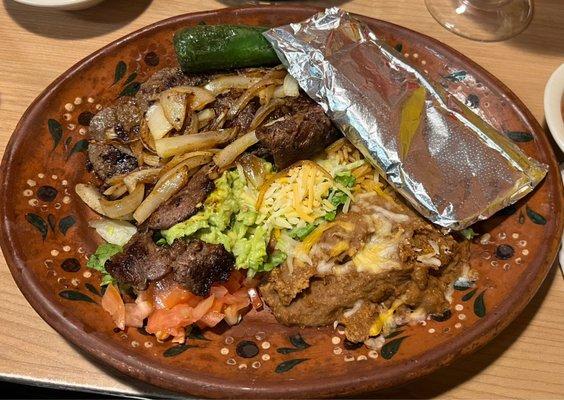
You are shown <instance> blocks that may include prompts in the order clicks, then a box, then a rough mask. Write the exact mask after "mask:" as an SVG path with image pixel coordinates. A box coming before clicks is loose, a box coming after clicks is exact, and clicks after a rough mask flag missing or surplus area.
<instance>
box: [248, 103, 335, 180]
mask: <svg viewBox="0 0 564 400" xmlns="http://www.w3.org/2000/svg"><path fill="white" fill-rule="evenodd" d="M275 118H276V119H278V118H283V120H280V121H278V122H274V123H273V124H271V125H268V126H261V127H259V128H258V129H257V130H256V135H257V138H258V139H259V141H260V145H261V147H263V148H265V149H266V150H267V151H268V152H269V153H270V154H271V155H272V157H273V158H274V163H275V164H276V166H277V167H278V168H279V169H282V168H286V167H288V166H290V165H292V164H293V163H294V162H296V161H298V160H303V159H307V158H310V157H312V156H313V155H315V154H317V153H318V152H320V151H322V150H323V149H325V148H326V147H327V146H329V145H330V144H331V143H333V142H334V141H335V140H337V139H338V138H339V137H340V133H339V131H338V130H337V129H336V128H335V127H334V126H333V124H332V123H331V120H330V119H329V117H327V115H325V113H324V112H323V109H322V108H321V107H319V106H318V105H317V104H316V103H315V102H314V101H313V100H311V99H310V98H308V97H305V96H303V95H300V96H299V97H297V98H295V99H293V100H291V101H289V102H288V104H287V105H286V106H285V107H282V108H281V109H280V110H278V111H277V112H276V114H275V115H274V116H273V117H271V119H275Z"/></svg>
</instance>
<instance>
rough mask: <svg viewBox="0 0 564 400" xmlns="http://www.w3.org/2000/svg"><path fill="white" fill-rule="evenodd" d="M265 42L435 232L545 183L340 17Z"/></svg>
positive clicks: (319, 18)
mask: <svg viewBox="0 0 564 400" xmlns="http://www.w3.org/2000/svg"><path fill="white" fill-rule="evenodd" d="M264 35H265V37H266V38H267V39H268V41H269V42H270V43H271V44H272V46H273V47H274V49H275V50H276V52H277V54H278V56H279V57H280V59H281V60H282V62H283V64H284V65H285V66H286V68H287V69H288V71H289V73H290V74H291V75H292V76H293V77H294V78H296V80H297V81H298V83H299V85H300V86H301V88H302V89H303V90H304V91H305V92H306V93H307V94H308V95H309V96H310V97H311V98H313V99H314V100H315V101H317V103H319V104H320V105H321V107H323V109H324V110H325V112H326V113H327V114H328V115H329V116H330V117H331V119H332V120H333V122H334V123H335V124H336V125H337V126H338V127H339V128H340V129H341V131H342V132H343V133H344V135H345V136H346V137H347V138H348V139H349V140H350V141H351V142H352V143H353V144H354V145H355V146H356V147H357V148H358V149H359V150H360V151H361V152H362V153H363V154H364V156H365V157H366V158H367V159H368V160H369V161H370V162H371V163H372V164H373V165H374V166H375V167H376V168H378V169H379V170H380V172H381V174H382V175H383V176H384V177H386V179H387V180H388V182H389V183H390V184H391V185H393V186H394V187H395V188H396V189H397V190H398V192H399V193H400V194H401V195H403V196H404V197H405V198H406V199H407V200H408V201H409V202H410V203H411V204H412V205H413V206H414V207H415V208H416V209H417V210H418V211H419V212H420V213H421V214H422V215H423V216H425V217H426V218H428V219H429V220H431V221H432V222H434V223H436V224H438V225H440V226H443V227H446V228H452V229H457V230H458V229H463V228H466V227H467V226H469V225H471V224H472V223H474V222H476V221H478V220H482V219H486V218H488V217H490V216H491V215H493V214H494V213H495V212H496V211H498V210H500V209H502V208H504V207H506V206H508V205H509V204H512V203H514V202H515V201H517V200H518V199H520V198H522V197H523V196H525V195H526V194H527V193H529V192H530V191H532V190H533V188H534V187H535V185H537V184H538V183H539V182H540V181H541V180H542V179H543V178H544V176H545V175H546V172H547V166H546V165H544V164H541V163H539V162H537V161H536V160H534V159H531V158H529V157H527V156H526V155H525V154H524V153H523V152H522V151H521V150H520V149H519V148H518V147H517V146H515V145H514V144H513V143H511V142H510V140H509V139H507V138H506V137H505V136H504V135H503V134H501V133H499V132H498V131H496V130H495V129H494V128H493V127H491V126H490V125H489V124H487V123H486V122H485V121H483V120H482V119H481V118H480V117H479V116H477V115H476V114H474V113H473V112H472V111H471V110H470V109H469V108H468V107H466V106H465V105H464V104H463V103H461V102H460V101H459V100H457V99H456V98H455V97H454V96H453V95H450V94H449V93H447V92H446V91H445V90H444V89H443V88H442V87H441V86H439V85H438V84H436V83H434V82H431V81H429V80H428V79H427V78H426V77H425V75H424V74H423V73H422V72H420V71H419V70H418V69H417V68H416V67H415V66H413V65H411V64H410V63H409V62H408V61H406V60H405V59H404V58H403V57H402V56H401V54H399V53H398V52H396V51H395V50H394V49H393V48H391V47H390V46H389V45H387V44H386V43H384V41H383V40H381V39H380V38H378V37H377V36H376V35H375V34H374V32H372V31H371V30H370V29H369V28H368V27H367V26H366V25H365V24H364V23H362V22H360V21H359V20H357V19H355V18H354V17H352V16H351V15H349V14H348V13H346V12H344V11H342V10H340V9H338V8H329V9H327V10H325V11H324V12H321V13H319V14H316V15H314V16H313V17H311V18H309V19H307V20H305V21H303V22H300V23H293V24H290V25H286V26H281V27H278V28H274V29H271V30H269V31H266V32H265V33H264Z"/></svg>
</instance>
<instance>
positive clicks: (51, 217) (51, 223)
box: [47, 214, 57, 233]
mask: <svg viewBox="0 0 564 400" xmlns="http://www.w3.org/2000/svg"><path fill="white" fill-rule="evenodd" d="M47 222H48V223H49V228H51V231H52V232H53V233H55V226H56V225H57V221H56V220H55V216H54V215H53V214H49V215H48V216H47Z"/></svg>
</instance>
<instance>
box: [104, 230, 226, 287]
mask: <svg viewBox="0 0 564 400" xmlns="http://www.w3.org/2000/svg"><path fill="white" fill-rule="evenodd" d="M152 234H153V232H152V231H151V230H144V231H141V232H138V233H136V234H135V235H134V236H133V237H132V238H131V240H130V241H129V243H128V244H127V245H126V246H125V248H124V250H123V252H122V253H119V254H116V255H115V256H113V257H112V258H111V259H110V260H108V261H107V262H106V270H107V271H108V272H109V273H110V275H111V276H113V277H114V278H115V279H116V280H117V281H118V282H120V283H122V284H129V285H132V286H133V287H134V288H136V289H139V290H144V289H146V288H147V285H148V283H149V282H151V281H157V280H160V279H162V278H164V277H165V276H167V275H168V274H170V273H172V275H171V276H172V277H173V279H174V280H175V281H176V282H178V283H180V284H182V285H183V286H184V287H185V288H186V289H188V290H190V292H192V293H194V294H196V295H198V296H207V295H208V294H209V292H210V288H211V286H212V284H213V283H215V282H225V281H226V280H227V279H229V276H230V275H231V271H232V270H233V267H234V265H235V258H234V257H233V255H232V254H231V253H229V252H228V251H227V250H225V247H223V245H220V244H208V243H205V242H202V241H201V240H187V239H177V240H175V241H174V242H173V243H172V245H170V246H168V245H164V246H158V245H156V244H155V242H154V241H153V238H152Z"/></svg>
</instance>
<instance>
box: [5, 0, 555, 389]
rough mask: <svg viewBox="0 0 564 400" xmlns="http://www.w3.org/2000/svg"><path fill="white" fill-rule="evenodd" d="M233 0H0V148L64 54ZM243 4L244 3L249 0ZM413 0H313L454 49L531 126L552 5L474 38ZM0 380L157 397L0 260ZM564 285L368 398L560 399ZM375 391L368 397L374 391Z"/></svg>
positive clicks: (550, 48)
mask: <svg viewBox="0 0 564 400" xmlns="http://www.w3.org/2000/svg"><path fill="white" fill-rule="evenodd" d="M244 3H245V2H239V1H230V0H224V1H222V2H219V1H201V0H200V1H196V0H174V1H171V0H154V1H150V0H136V1H127V0H111V1H106V2H104V3H102V4H101V5H99V6H96V7H94V8H92V9H89V10H84V11H78V12H63V11H52V10H47V11H45V10H43V9H36V8H30V7H27V6H23V5H20V4H17V3H15V2H13V1H11V0H3V2H2V10H1V11H0V27H1V28H0V34H1V36H0V37H1V38H2V39H1V40H0V59H1V60H2V62H1V63H0V153H2V154H3V152H4V149H5V147H6V145H7V143H8V140H9V138H10V135H11V132H12V131H13V129H14V127H15V126H16V124H17V122H18V120H19V118H20V116H21V115H22V114H23V112H24V111H25V109H26V107H27V106H28V105H29V104H30V103H31V102H32V100H33V99H34V98H35V97H36V96H37V95H38V94H39V93H40V92H41V91H42V90H43V89H44V88H45V87H46V86H47V85H48V84H49V83H50V82H51V81H52V80H54V79H55V78H56V77H57V76H58V75H59V74H61V73H62V72H63V71H65V70H66V69H67V68H69V67H70V66H72V65H73V64H74V63H75V62H76V61H78V60H80V59H81V58H83V57H85V56H86V55H88V54H90V53H91V52H93V51H95V50H96V49H98V48H100V47H101V46H103V45H105V44H107V43H108V42H110V41H112V40H115V39H117V38H119V37H121V36H123V35H125V34H127V33H129V32H131V31H133V30H136V29H139V28H141V27H143V26H145V25H147V24H150V23H152V22H155V21H158V20H161V19H164V18H167V17H170V16H173V15H177V14H181V13H187V12H193V11H202V10H207V9H215V8H221V7H225V6H233V5H240V4H244ZM249 3H250V2H249ZM423 3H424V2H423V1H413V0H379V1H374V0H357V1H350V2H346V1H333V2H323V1H313V2H308V4H317V5H340V6H341V7H342V8H344V9H346V10H347V11H351V12H356V13H359V14H364V15H368V16H371V17H374V18H380V19H384V20H387V21H390V22H393V23H396V24H400V25H404V26H407V27H409V28H411V29H414V30H416V31H419V32H422V33H425V34H427V35H430V36H432V37H434V38H437V39H438V40H441V41H443V42H445V43H448V44H449V45H450V46H452V47H454V48H455V49H457V50H459V51H460V52H462V53H464V54H466V55H467V56H469V57H470V58H472V59H473V60H475V61H476V62H477V63H479V64H481V65H482V66H483V67H485V68H486V69H488V70H489V71H490V72H492V73H493V74H494V75H495V76H497V77H498V78H499V79H501V80H502V81H503V82H504V83H505V84H506V85H507V86H509V87H510V88H511V89H512V90H513V91H514V92H515V93H516V94H517V95H518V96H519V97H520V98H521V99H522V100H523V101H524V103H525V104H526V105H527V106H528V107H529V108H530V110H531V111H532V112H533V114H534V116H535V117H536V118H537V119H538V120H539V121H541V122H543V121H544V117H543V107H542V99H543V90H544V85H545V83H546V81H547V79H548V77H549V75H550V74H551V72H552V71H553V70H554V69H556V68H557V67H558V66H559V64H560V63H562V62H563V61H564V41H563V40H562V38H563V37H564V3H563V2H562V1H561V0H538V1H536V3H535V4H536V14H535V17H534V19H533V22H532V24H531V25H530V27H529V28H528V29H527V30H526V31H525V32H524V33H522V34H521V35H519V36H517V37H516V38H513V39H511V40H508V41H505V42H501V43H477V42H472V41H469V40H466V39H463V38H460V37H458V36H455V35H453V34H451V33H449V32H448V31H446V30H444V29H443V28H442V27H441V26H440V25H438V24H437V23H436V22H435V21H434V20H433V18H432V17H431V16H430V15H429V14H428V12H427V10H426V9H425V6H424V4H423ZM0 295H1V299H2V301H1V302H0V326H1V327H2V330H1V332H0V378H4V379H12V380H18V381H27V382H35V383H40V384H50V385H57V386H65V387H80V388H83V389H85V390H97V391H104V392H107V393H124V394H126V393H127V394H141V393H144V394H149V395H150V394H153V395H156V394H157V393H160V394H164V393H163V392H160V391H159V390H158V389H156V388H153V387H150V386H148V385H144V384H142V383H140V382H137V381H133V380H131V379H130V378H127V377H124V376H122V375H121V374H118V373H116V372H115V371H113V370H107V369H106V368H105V367H103V366H101V365H100V364H98V363H97V362H94V361H93V360H91V359H90V358H88V357H87V356H85V355H84V354H82V353H81V352H79V351H78V350H77V349H76V348H75V347H73V346H72V345H70V344H69V343H67V342H66V341H65V340H64V339H63V338H62V337H60V336H59V335H58V334H57V333H56V332H55V331H53V330H52V329H51V328H50V327H49V326H48V325H47V324H46V323H45V322H43V320H41V318H39V316H38V315H37V314H36V313H35V312H34V311H33V309H32V308H31V307H30V306H29V305H28V303H27V301H26V300H25V298H24V297H23V296H22V295H21V293H20V292H19V290H18V289H17V287H16V286H15V284H14V282H13V280H12V278H11V276H10V273H9V272H8V268H7V266H6V262H5V260H4V258H3V257H1V258H0ZM562 304H564V280H563V277H562V274H561V273H560V271H559V270H558V269H557V268H556V267H555V268H553V270H552V272H551V273H550V274H549V276H548V278H547V280H546V281H545V283H544V285H543V286H542V288H541V290H540V291H539V293H538V294H537V295H536V297H535V298H534V299H533V301H532V302H531V304H530V305H529V306H528V307H527V308H526V310H525V311H524V312H523V313H522V314H521V315H520V316H519V317H518V318H517V320H516V321H515V322H514V323H513V324H511V325H510V327H509V328H507V329H506V330H505V331H504V332H503V333H502V334H501V335H500V336H499V337H498V338H497V339H495V340H494V341H493V342H491V343H490V344H489V345H487V346H486V347H485V348H483V349H481V350H480V351H478V352H477V353H475V354H473V355H471V356H467V357H465V358H464V359H462V360H459V361H457V362H456V363H455V364H453V365H452V366H451V367H449V368H444V369H442V370H440V371H438V372H437V373H435V374H433V375H430V376H428V377H425V378H423V379H420V380H418V381H415V382H413V383H410V384H407V385H404V386H403V387H400V388H395V389H391V390H387V391H384V392H382V393H379V394H378V396H382V397H400V398H407V397H409V398H413V397H415V398H426V397H442V398H492V397H495V398H504V397H507V398H524V399H525V398H563V397H564V378H563V376H564V313H563V311H562ZM374 396H376V395H374Z"/></svg>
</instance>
